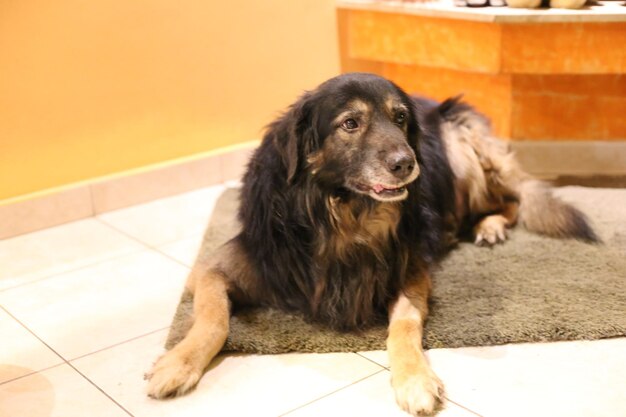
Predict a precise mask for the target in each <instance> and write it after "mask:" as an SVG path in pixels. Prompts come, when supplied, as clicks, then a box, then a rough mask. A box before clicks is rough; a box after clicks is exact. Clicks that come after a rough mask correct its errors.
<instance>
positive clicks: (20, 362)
mask: <svg viewBox="0 0 626 417" xmlns="http://www.w3.org/2000/svg"><path fill="white" fill-rule="evenodd" d="M0 335H2V336H1V338H2V342H0V343H1V346H2V347H1V348H0V383H2V382H5V381H8V380H10V379H13V378H17V377H20V376H24V375H28V374H30V373H33V372H35V371H39V370H41V369H44V368H48V367H51V366H53V365H58V364H60V363H62V362H63V359H61V358H60V357H59V356H57V355H56V354H55V353H54V352H53V351H51V350H50V349H49V348H48V347H47V346H46V345H44V344H43V343H41V341H40V340H39V339H37V338H36V337H35V336H33V335H32V334H31V333H30V332H29V331H28V330H26V329H25V328H24V327H23V326H22V325H21V324H19V323H18V322H17V321H16V320H15V319H14V318H13V317H11V316H10V315H8V314H7V313H5V312H4V311H3V310H0Z"/></svg>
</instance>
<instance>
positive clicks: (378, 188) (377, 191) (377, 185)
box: [372, 184, 385, 194]
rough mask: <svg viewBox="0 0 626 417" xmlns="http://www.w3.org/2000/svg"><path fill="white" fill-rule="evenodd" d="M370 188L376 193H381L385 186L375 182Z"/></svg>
mask: <svg viewBox="0 0 626 417" xmlns="http://www.w3.org/2000/svg"><path fill="white" fill-rule="evenodd" d="M372 188H373V189H374V192H375V193H377V194H379V193H382V192H383V191H385V187H383V186H382V185H380V184H376V185H375V186H373V187H372Z"/></svg>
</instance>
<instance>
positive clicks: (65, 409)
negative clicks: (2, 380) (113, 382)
mask: <svg viewBox="0 0 626 417" xmlns="http://www.w3.org/2000/svg"><path fill="white" fill-rule="evenodd" d="M0 416H3V417H5V416H6V417H84V416H89V417H122V416H124V417H128V414H127V413H126V412H125V411H124V410H123V409H122V408H120V407H119V406H118V405H117V404H115V403H114V402H113V401H111V399H109V398H107V397H106V396H105V395H104V394H102V392H100V391H99V390H98V389H97V388H96V387H94V386H93V385H92V384H91V383H89V381H87V380H85V378H83V377H82V376H81V375H80V374H79V373H78V372H76V371H75V370H74V369H72V368H71V367H70V366H68V365H60V366H57V367H54V368H52V369H48V370H46V371H43V372H40V373H36V374H33V375H29V376H26V377H24V378H20V379H17V380H15V381H11V382H8V383H6V384H2V385H0Z"/></svg>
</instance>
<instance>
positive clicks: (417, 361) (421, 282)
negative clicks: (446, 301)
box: [387, 274, 443, 415]
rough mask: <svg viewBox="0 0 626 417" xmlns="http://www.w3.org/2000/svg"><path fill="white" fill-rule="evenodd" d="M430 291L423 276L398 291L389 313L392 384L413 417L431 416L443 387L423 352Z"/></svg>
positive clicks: (403, 407) (439, 401) (400, 403)
mask: <svg viewBox="0 0 626 417" xmlns="http://www.w3.org/2000/svg"><path fill="white" fill-rule="evenodd" d="M429 292H430V276H429V275H428V274H422V275H421V276H420V277H419V278H418V279H417V280H416V281H415V282H414V283H412V284H411V285H409V286H408V287H407V288H405V289H404V290H403V291H401V293H400V296H399V297H398V299H397V300H396V301H395V303H394V304H393V305H392V307H391V309H390V311H389V337H388V338H387V350H388V352H389V362H390V365H391V385H392V386H393V389H394V391H395V394H396V401H397V402H398V404H399V405H400V407H402V409H404V410H405V411H407V412H409V413H411V414H413V415H418V414H432V413H433V412H434V411H435V410H436V409H437V407H438V405H439V404H440V403H441V401H442V398H443V384H442V383H441V381H440V380H439V378H437V375H435V373H434V372H433V371H432V369H430V364H429V363H428V361H427V359H426V356H425V355H424V351H423V350H422V330H423V327H424V321H425V320H426V315H427V314H428V294H429Z"/></svg>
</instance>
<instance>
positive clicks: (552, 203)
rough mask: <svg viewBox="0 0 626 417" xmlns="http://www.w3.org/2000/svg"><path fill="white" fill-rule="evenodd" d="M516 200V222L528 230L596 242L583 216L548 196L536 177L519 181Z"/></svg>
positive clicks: (542, 184) (595, 237) (549, 194)
mask: <svg viewBox="0 0 626 417" xmlns="http://www.w3.org/2000/svg"><path fill="white" fill-rule="evenodd" d="M520 200H521V201H520V206H519V222H520V223H521V224H522V225H523V226H525V227H526V229H528V230H529V231H531V232H535V233H540V234H543V235H547V236H552V237H560V238H574V239H579V240H583V241H586V242H600V238H598V236H597V235H596V233H595V232H594V231H593V229H592V228H591V226H590V225H589V220H588V219H587V216H585V215H584V214H583V213H582V212H580V211H579V210H578V209H576V208H575V207H572V206H571V205H569V204H567V203H565V202H564V201H561V200H560V199H559V198H557V197H555V196H554V195H552V190H551V189H550V187H549V186H548V185H547V184H545V183H543V182H541V181H537V180H526V181H523V182H522V183H521V186H520Z"/></svg>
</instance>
